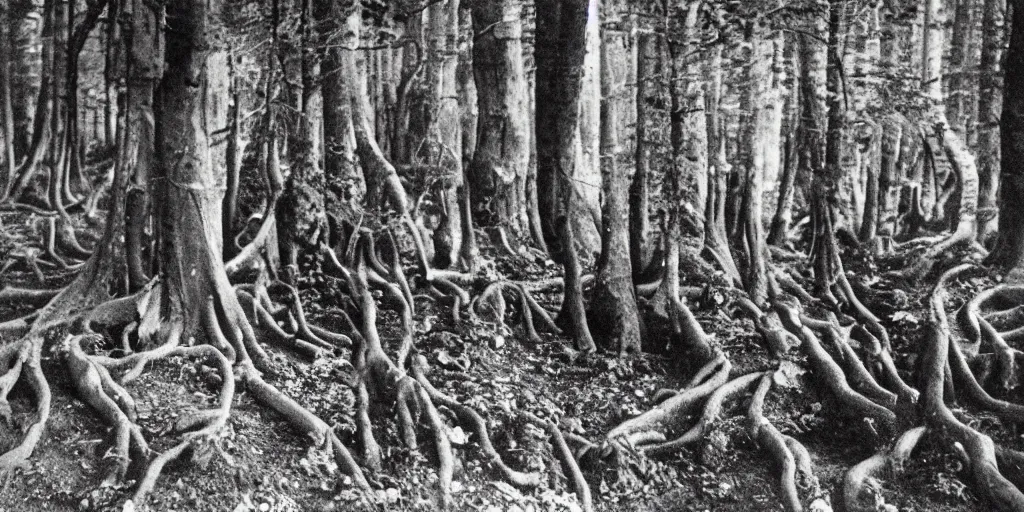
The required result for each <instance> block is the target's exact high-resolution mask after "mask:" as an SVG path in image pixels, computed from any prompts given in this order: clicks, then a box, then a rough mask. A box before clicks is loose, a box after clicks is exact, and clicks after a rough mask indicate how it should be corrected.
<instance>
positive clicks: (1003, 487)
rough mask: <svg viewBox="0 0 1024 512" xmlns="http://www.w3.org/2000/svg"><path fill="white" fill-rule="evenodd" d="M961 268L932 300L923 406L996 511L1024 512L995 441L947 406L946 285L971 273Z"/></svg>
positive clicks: (939, 286)
mask: <svg viewBox="0 0 1024 512" xmlns="http://www.w3.org/2000/svg"><path fill="white" fill-rule="evenodd" d="M970 267H971V266H970V265H960V266H957V267H954V268H953V269H950V270H948V271H947V272H945V273H944V274H943V275H942V277H940V278H939V282H938V283H937V284H936V285H935V289H934V290H933V291H932V294H931V298H930V300H929V306H930V315H929V332H928V337H927V340H928V347H927V351H926V352H925V357H924V361H923V364H922V374H923V376H924V380H925V387H924V393H923V395H922V405H923V409H924V412H925V418H926V419H927V421H928V422H929V423H930V424H931V425H934V426H935V427H936V430H935V431H936V432H937V433H939V435H941V436H942V438H943V439H944V440H946V441H947V442H948V443H949V444H950V445H953V444H954V443H958V444H959V446H960V447H961V449H962V451H963V453H964V454H966V456H967V458H968V460H969V464H968V466H969V469H970V472H971V474H972V476H973V478H974V482H975V485H976V487H977V490H978V492H979V493H980V494H981V495H982V496H983V497H984V498H985V499H986V500H988V501H989V503H990V504H991V506H992V507H993V508H994V509H998V510H1024V493H1021V491H1020V489H1018V488H1017V487H1016V486H1015V485H1013V483H1011V482H1010V481H1009V480H1007V479H1006V477H1004V476H1003V475H1002V473H1000V471H999V466H998V464H997V460H996V448H995V443H994V442H993V441H992V438H990V437H989V436H987V435H985V434H982V433H980V432H978V431H977V430H975V429H974V428H971V427H970V426H968V425H966V424H964V423H963V422H961V421H960V420H958V419H957V418H956V416H954V415H953V413H952V411H950V410H949V408H948V407H946V404H945V398H944V397H945V395H944V393H945V377H944V376H945V372H946V363H947V361H949V356H950V346H951V343H950V339H949V334H948V333H949V321H948V320H947V318H946V311H945V296H946V283H947V282H948V281H950V280H951V279H952V278H953V277H955V276H956V275H958V274H960V273H962V272H964V271H966V270H967V269H969V268H970Z"/></svg>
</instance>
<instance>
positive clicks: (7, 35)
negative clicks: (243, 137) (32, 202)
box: [0, 3, 16, 201]
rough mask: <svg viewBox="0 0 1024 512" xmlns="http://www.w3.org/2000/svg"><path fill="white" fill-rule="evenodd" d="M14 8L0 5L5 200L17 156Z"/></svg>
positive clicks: (0, 180)
mask: <svg viewBox="0 0 1024 512" xmlns="http://www.w3.org/2000/svg"><path fill="white" fill-rule="evenodd" d="M14 26H15V24H14V17H13V13H12V9H11V8H10V7H9V6H8V5H7V4H6V3H5V4H4V5H0V121H2V125H0V128H2V130H3V132H2V135H0V148H2V149H3V153H2V154H0V201H5V200H6V199H7V196H8V194H10V191H11V187H12V186H13V185H14V179H15V171H16V168H15V165H16V162H15V157H14V139H15V135H14V108H13V101H12V98H11V71H12V70H13V68H14V66H13V60H12V58H11V57H12V55H11V42H12V41H13V39H14V37H13V34H12V31H11V29H12V27H14Z"/></svg>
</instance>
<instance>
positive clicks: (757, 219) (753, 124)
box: [740, 20, 773, 304]
mask: <svg viewBox="0 0 1024 512" xmlns="http://www.w3.org/2000/svg"><path fill="white" fill-rule="evenodd" d="M761 23H762V21H761V20H757V21H755V22H754V24H753V25H752V27H751V28H750V29H749V32H748V34H747V40H748V42H749V44H750V48H751V50H750V52H751V54H750V64H749V67H748V68H747V82H748V83H749V84H750V85H749V86H748V88H747V91H746V92H745V94H746V95H747V101H746V102H745V103H746V104H747V105H749V106H750V108H752V109H753V110H752V111H751V113H750V126H749V127H748V128H747V134H746V144H747V147H748V149H747V160H746V188H745V189H744V201H743V208H744V213H743V219H742V224H741V229H742V230H743V231H742V236H741V237H740V238H741V239H742V240H743V243H744V246H745V248H746V250H745V251H744V256H745V263H746V265H745V266H744V276H743V277H744V286H745V287H746V290H747V293H748V294H750V297H751V300H753V301H754V302H755V303H757V304H763V303H764V302H765V301H766V300H767V298H768V262H767V244H766V237H765V233H764V223H763V222H762V219H761V213H762V211H763V201H764V198H763V194H764V188H763V187H764V179H765V155H766V154H767V151H766V148H765V145H766V144H768V142H769V140H770V139H771V136H770V132H771V130H772V119H771V115H772V113H771V107H770V105H769V103H768V102H766V101H765V100H764V98H765V97H766V96H767V94H768V89H769V87H770V83H771V74H770V73H771V62H772V53H773V48H772V40H771V39H769V38H767V37H766V34H765V33H764V32H765V27H763V26H762V25H761Z"/></svg>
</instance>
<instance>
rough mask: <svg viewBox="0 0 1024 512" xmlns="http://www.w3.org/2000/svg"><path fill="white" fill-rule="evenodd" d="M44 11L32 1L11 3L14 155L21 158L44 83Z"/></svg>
mask: <svg viewBox="0 0 1024 512" xmlns="http://www.w3.org/2000/svg"><path fill="white" fill-rule="evenodd" d="M46 12H47V11H46V10H45V9H41V8H40V4H39V3H38V2H37V1H35V0H19V1H15V2H11V11H10V15H9V16H10V18H9V19H10V20H11V30H12V34H11V35H12V38H13V41H12V42H13V47H12V48H11V50H12V58H13V59H14V60H13V61H12V72H13V74H12V76H11V81H12V83H11V86H12V89H13V91H12V95H13V109H14V126H15V132H16V133H17V136H16V137H15V138H14V154H15V157H16V158H17V159H18V160H21V159H24V158H25V157H26V156H27V155H28V153H29V150H30V148H31V145H32V137H33V136H34V130H33V126H34V125H35V112H36V105H37V104H36V101H37V100H38V99H39V93H40V91H41V90H42V83H43V62H44V60H43V56H44V55H43V39H42V32H43V29H44V27H45V25H46V22H45V20H46Z"/></svg>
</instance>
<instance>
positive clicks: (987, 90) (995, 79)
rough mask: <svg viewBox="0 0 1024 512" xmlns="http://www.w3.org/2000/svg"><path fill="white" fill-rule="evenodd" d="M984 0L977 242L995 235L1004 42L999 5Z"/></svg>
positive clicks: (979, 115) (996, 0) (979, 79)
mask: <svg viewBox="0 0 1024 512" xmlns="http://www.w3.org/2000/svg"><path fill="white" fill-rule="evenodd" d="M1004 5H1005V3H1004V2H1000V1H998V0H985V10H984V14H983V17H982V26H983V27H984V28H985V30H984V31H983V32H982V46H981V62H980V64H979V77H978V144H977V152H978V241H979V242H982V243H986V242H988V241H989V239H990V238H993V237H994V236H995V235H996V228H997V227H998V219H999V209H998V205H997V204H996V203H997V200H998V190H999V162H1000V157H999V150H1000V144H999V117H1000V110H1001V107H1002V105H1001V104H1000V103H1001V97H1002V89H1003V87H1002V81H1003V80H1002V66H1001V62H1002V53H1003V45H1004V44H1005V38H1004V36H1005V34H1004V26H1003V25H1004V24H1003V8H1004V7H1003V6H1004Z"/></svg>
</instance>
